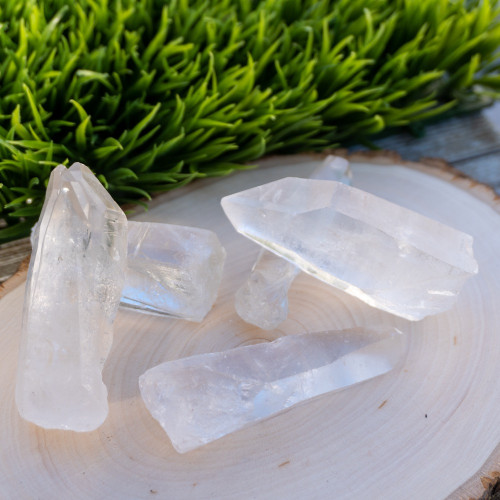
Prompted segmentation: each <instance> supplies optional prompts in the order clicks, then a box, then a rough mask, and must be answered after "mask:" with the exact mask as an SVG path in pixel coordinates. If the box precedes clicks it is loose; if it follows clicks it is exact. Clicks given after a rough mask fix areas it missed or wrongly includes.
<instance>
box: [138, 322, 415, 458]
mask: <svg viewBox="0 0 500 500" xmlns="http://www.w3.org/2000/svg"><path fill="white" fill-rule="evenodd" d="M405 352H406V339H405V336H404V335H403V334H401V333H400V332H398V331H396V330H387V331H382V330H364V329H353V330H344V331H340V332H322V333H310V334H304V335H290V336H286V337H281V338H279V339H278V340H275V341H274V342H271V343H263V344H256V345H251V346H245V347H239V348H236V349H232V350H229V351H225V352H219V353H212V354H201V355H198V356H193V357H190V358H184V359H179V360H176V361H169V362H167V363H163V364H161V365H158V366H156V367H154V368H151V369H150V370H148V371H147V372H146V373H144V374H143V375H142V376H141V377H140V378H139V386H140V390H141V395H142V398H143V400H144V403H145V405H146V407H147V409H148V410H149V411H150V413H151V415H152V416H153V417H154V418H155V419H156V420H158V422H159V423H160V425H161V426H162V427H163V429H164V430H165V432H166V433H167V434H168V436H169V438H170V440H171V441H172V444H173V446H174V448H175V449H176V450H177V451H178V452H179V453H184V452H186V451H189V450H192V449H194V448H197V447H199V446H201V445H203V444H206V443H210V442H211V441H214V440H216V439H218V438H220V437H222V436H225V435H226V434H229V433H231V432H234V431H236V430H238V429H241V428H243V427H246V426H248V425H250V424H253V423H255V422H258V421H259V420H262V419H264V418H266V417H270V416H271V415H274V414H276V413H278V412H280V411H282V410H284V409H286V408H289V407H290V406H293V405H295V404H297V403H300V402H301V401H305V400H307V399H310V398H313V397H315V396H318V395H320V394H325V393H327V392H331V391H335V390H337V389H342V388H345V387H348V386H351V385H353V384H357V383H359V382H362V381H365V380H368V379H371V378H373V377H376V376H378V375H382V374H384V373H386V372H388V371H390V370H391V369H392V368H394V367H395V366H396V365H397V364H398V363H400V362H401V360H402V359H403V357H404V354H405Z"/></svg>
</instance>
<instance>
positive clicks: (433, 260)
mask: <svg viewBox="0 0 500 500" xmlns="http://www.w3.org/2000/svg"><path fill="white" fill-rule="evenodd" d="M221 203H222V207H223V209H224V211H225V213H226V215H227V217H228V218H229V220H230V221H231V223H232V224H233V226H234V227H235V228H236V230H237V231H238V232H240V233H241V234H243V235H245V236H247V237H248V238H250V239H252V240H254V241H255V242H257V243H259V244H260V245H262V246H263V247H264V248H266V249H268V250H271V251H272V252H274V253H275V254H277V255H279V256H281V257H284V258H285V259H287V260H289V261H290V262H292V263H294V264H296V265H297V266H298V267H300V268H301V269H302V270H303V271H305V272H307V273H309V274H311V275H313V276H315V277H316V278H318V279H320V280H322V281H324V282H326V283H329V284H331V285H333V286H335V287H337V288H340V289H341V290H344V291H346V292H347V293H349V294H351V295H354V296H355V297H358V298H360V299H361V300H363V301H365V302H366V303H367V304H369V305H371V306H374V307H377V308H379V309H382V310H385V311H388V312H390V313H393V314H396V315H398V316H401V317H403V318H407V319H410V320H420V319H422V318H424V317H425V316H427V315H430V314H435V313H439V312H441V311H443V310H445V309H448V308H449V307H451V306H452V305H453V303H454V302H455V299H456V297H457V295H458V293H459V292H460V290H461V289H462V286H463V285H464V283H465V281H466V280H467V279H468V278H469V277H471V276H472V275H474V274H476V273H477V263H476V261H475V260H474V257H473V253H472V237H471V236H469V235H467V234H465V233H462V232H460V231H457V230H455V229H453V228H451V227H448V226H446V225H444V224H441V223H439V222H437V221H434V220H432V219H429V218H427V217H424V216H422V215H420V214H418V213H415V212H413V211H411V210H408V209H406V208H403V207H400V206H398V205H395V204H394V203H390V202H388V201H386V200H383V199H381V198H378V197H377V196H374V195H372V194H370V193H367V192H365V191H362V190H360V189H356V188H353V187H350V186H346V185H344V184H342V183H339V182H335V181H323V180H312V179H298V178H291V177H289V178H284V179H280V180H278V181H275V182H271V183H269V184H264V185H262V186H259V187H256V188H253V189H249V190H247V191H242V192H240V193H236V194H233V195H230V196H226V197H225V198H223V199H222V201H221Z"/></svg>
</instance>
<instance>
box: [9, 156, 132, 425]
mask: <svg viewBox="0 0 500 500" xmlns="http://www.w3.org/2000/svg"><path fill="white" fill-rule="evenodd" d="M32 242H33V253H32V255H31V262H30V267H29V271H28V278H27V283H26V292H25V303H24V312H23V329H22V336H21V345H20V351H19V363H18V372H17V384H16V403H17V407H18V409H19V413H20V414H21V416H22V417H23V418H24V419H26V420H29V421H30V422H33V423H35V424H37V425H39V426H41V427H45V428H49V429H71V430H75V431H91V430H93V429H96V428H97V427H99V425H100V424H101V423H102V422H103V421H104V420H105V418H106V416H107V413H108V402H107V390H106V386H105V385H104V383H103V381H102V375H101V373H102V368H103V364H104V362H105V360H106V357H107V355H108V353H109V350H110V347H111V342H112V323H113V319H114V317H115V314H116V312H117V309H118V304H119V302H120V296H121V291H122V285H123V278H124V275H125V267H126V256H127V220H126V218H125V214H124V213H123V212H122V210H121V209H120V207H119V206H118V205H117V204H116V203H115V202H114V201H113V199H112V198H111V196H110V195H109V194H108V193H107V191H106V190H105V189H104V187H103V186H102V185H101V184H100V183H99V181H98V180H97V179H96V177H95V176H94V175H93V174H92V172H91V171H90V170H89V169H88V168H87V167H86V166H84V165H82V164H80V163H75V164H73V165H72V167H71V168H70V169H67V168H66V167H63V166H62V165H60V166H58V167H57V168H55V169H54V170H53V172H52V175H51V177H50V181H49V185H48V188H47V194H46V199H45V204H44V206H43V209H42V213H41V216H40V220H39V222H38V224H37V227H36V228H35V230H34V234H33V237H32Z"/></svg>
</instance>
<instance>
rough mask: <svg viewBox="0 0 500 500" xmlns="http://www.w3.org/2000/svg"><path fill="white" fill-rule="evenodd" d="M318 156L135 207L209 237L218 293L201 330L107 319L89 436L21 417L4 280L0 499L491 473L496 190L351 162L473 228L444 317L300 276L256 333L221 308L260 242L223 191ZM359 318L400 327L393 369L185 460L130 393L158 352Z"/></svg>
mask: <svg viewBox="0 0 500 500" xmlns="http://www.w3.org/2000/svg"><path fill="white" fill-rule="evenodd" d="M319 159H320V157H319V156H294V157H289V158H287V157H282V158H271V159H269V160H266V161H265V162H264V164H263V165H262V167H261V168H260V169H258V170H254V171H246V172H241V173H239V174H238V175H236V176H232V177H227V178H224V179H213V180H208V181H203V182H198V183H196V184H193V185H192V186H188V187H185V188H182V189H180V190H178V191H176V192H173V193H170V194H169V195H165V196H162V197H159V198H158V199H156V200H155V201H154V202H153V203H152V206H151V209H150V210H149V211H148V212H139V213H137V214H136V215H135V217H134V218H135V219H136V220H149V221H157V222H169V223H174V224H185V225H195V226H199V227H205V228H207V229H211V230H214V231H216V232H217V234H218V235H219V238H220V240H221V242H222V244H223V245H224V246H225V248H226V250H227V252H228V259H227V263H226V267H225V273H224V279H223V282H222V285H221V289H220V292H219V297H218V300H217V302H216V304H215V306H214V308H213V310H212V311H211V312H210V313H209V315H208V316H207V318H206V319H205V321H204V322H202V323H201V324H197V323H189V322H186V321H180V320H177V321H176V320H169V319H166V318H159V317H153V316H147V315H141V314H138V313H133V312H129V311H122V310H121V311H120V312H119V314H118V317H117V319H116V322H115V341H114V344H113V348H112V351H111V354H110V356H109V358H108V361H107V363H106V366H105V369H104V381H105V383H106V384H107V386H108V390H109V401H110V413H109V416H108V419H107V420H106V422H105V423H104V424H103V425H102V426H101V428H100V429H98V430H97V431H94V432H91V433H85V434H78V433H73V432H64V431H47V430H43V429H40V428H37V427H35V426H34V425H32V424H29V423H27V422H24V421H23V420H21V419H20V418H19V416H18V414H17V411H16V408H15V405H14V398H13V393H14V382H15V370H16V360H17V349H18V339H19V334H20V328H21V314H22V301H23V292H24V286H23V285H22V284H21V285H19V286H17V287H15V288H14V289H12V288H11V287H10V285H8V286H7V287H6V288H7V291H8V293H5V291H4V295H3V297H2V298H1V300H0V318H1V322H0V353H2V354H1V355H2V362H1V363H0V390H1V393H2V395H3V398H2V400H0V418H1V421H2V424H3V425H2V427H1V428H0V443H1V447H0V498H38V499H49V498H50V499H52V498H62V499H64V498H68V499H69V498H71V499H75V498H77V499H78V498H82V499H84V498H85V499H88V498H91V499H92V498H96V499H98V498H119V499H129V498H130V499H142V498H166V499H175V500H177V499H184V498H186V499H192V498H193V499H197V498H200V499H202V498H203V499H205V498H213V499H234V498H243V499H247V498H248V499H250V498H255V499H261V498H262V499H267V498H269V499H295V498H297V499H305V498H307V499H314V498H318V499H330V498H335V499H342V498H346V499H356V498H374V499H378V498H383V499H392V498H394V499H398V500H399V499H403V498H404V499H406V498H410V499H411V498H415V499H426V500H427V499H430V500H432V499H443V498H446V497H447V496H448V495H451V496H450V498H453V499H458V498H464V499H465V498H469V497H479V496H480V495H481V493H482V492H483V490H484V485H483V483H485V481H486V480H485V479H483V481H481V477H482V476H493V475H494V472H495V470H498V468H497V465H498V460H499V450H498V448H497V450H496V451H495V448H496V446H497V444H498V443H499V442H500V412H499V408H498V407H499V401H500V385H499V384H498V378H499V375H500V365H499V363H498V359H500V336H499V335H498V325H499V324H500V310H499V308H498V300H499V298H500V267H499V266H498V255H499V254H500V238H499V236H498V231H496V230H495V228H499V227H500V203H499V201H498V198H497V197H496V196H495V194H494V192H493V191H492V190H490V189H488V188H486V187H485V186H482V185H480V184H478V183H475V182H474V181H471V180H470V179H467V178H465V177H464V176H463V175H460V174H459V173H457V172H456V171H454V170H452V169H450V168H447V167H445V166H443V165H441V164H440V165H439V168H436V167H431V166H427V165H424V164H408V163H405V162H402V161H401V160H400V159H398V158H397V157H396V156H391V157H387V156H378V155H369V156H368V157H366V156H357V157H352V158H351V160H352V161H353V170H354V176H355V177H354V178H355V181H354V184H355V185H356V186H357V187H360V188H362V189H365V190H367V191H371V192H373V193H375V194H377V195H379V196H382V197H384V198H387V199H389V200H391V201H394V202H396V203H399V204H401V205H403V206H406V207H408V208H411V209H414V210H417V211H419V212H420V213H422V214H424V215H427V216H430V217H433V218H435V219H437V220H440V221H442V222H444V223H447V224H450V225H452V226H454V227H456V228H458V229H461V230H463V231H466V232H469V233H470V234H472V235H473V236H474V238H475V244H474V249H475V255H476V258H477V260H478V262H479V268H480V272H479V274H478V275H477V276H476V277H474V278H473V279H471V280H470V281H469V282H468V283H467V284H466V286H465V288H464V290H463V292H462V294H461V295H460V298H459V301H458V303H457V304H456V306H455V307H454V308H453V309H452V310H450V311H448V312H446V313H442V314H440V315H437V316H434V317H430V318H427V319H426V320H424V321H421V322H418V323H411V322H408V321H405V320H402V319H399V318H395V317H394V316H391V315H390V314H387V313H383V312H380V311H378V310H376V309H373V308H370V307H369V306H367V305H366V304H364V303H361V302H360V301H358V300H357V299H355V298H354V297H350V296H347V295H345V294H343V293H342V292H340V291H335V290H333V289H331V288H330V287H328V286H327V285H326V284H324V283H321V282H319V281H317V280H315V279H314V278H312V277H310V276H307V275H304V274H301V275H300V276H299V277H298V278H297V280H296V281H295V282H294V284H293V285H292V288H291V291H290V315H289V318H288V319H287V321H285V322H284V323H283V324H282V325H281V326H280V328H279V329H277V330H276V331H273V332H264V331H262V330H259V329H258V328H256V327H253V326H251V325H248V324H246V323H244V322H243V321H242V320H241V319H240V318H239V317H238V316H237V315H236V313H235V311H234V303H233V300H234V292H235V290H236V289H237V288H238V287H239V285H240V284H241V283H242V282H243V280H244V279H245V278H246V276H247V273H248V272H249V270H250V268H251V265H252V264H253V261H254V259H255V257H256V255H257V253H258V251H259V249H258V247H256V246H255V245H254V244H252V243H251V242H250V241H248V240H246V239H245V238H243V237H241V236H240V235H238V234H237V233H235V231H234V230H233V229H232V227H231V226H230V224H229V222H228V221H227V220H226V219H225V217H224V215H223V213H222V210H221V208H220V204H219V200H220V198H221V196H224V195H226V194H229V193H232V192H235V191H238V190H241V189H245V188H250V187H253V186H256V185H258V184H261V183H264V182H268V181H271V180H274V179H277V178H280V177H283V176H287V175H297V176H307V175H308V174H309V173H310V171H311V170H312V169H313V168H314V166H315V165H316V164H317V162H318V161H319ZM188 194H189V196H188ZM21 277H22V276H21ZM17 279H20V277H19V276H18V277H17ZM8 283H9V282H7V284H8ZM9 288H10V289H9ZM0 293H1V292H0ZM363 325H370V326H373V325H391V326H397V327H398V328H400V329H403V330H405V331H408V332H409V333H410V335H411V345H410V351H409V354H408V357H407V359H406V361H405V365H404V367H403V368H402V369H401V370H399V371H396V372H392V373H389V374H387V375H384V376H382V377H380V378H378V379H375V380H372V381H368V382H366V383H364V384H361V385H359V386H356V387H354V388H351V389H349V390H345V391H341V392H337V393H334V394H328V395H325V396H321V397H318V398H316V399H314V400H312V401H310V402H308V403H307V404H305V405H302V406H300V407H295V408H291V409H289V410H288V411H286V412H285V413H283V414H280V415H278V416H276V417H274V418H271V419H269V420H267V421H265V422H262V423H260V424H258V425H255V426H253V427H250V428H248V429H245V430H242V431H240V432H237V433H234V434H232V435H229V436H226V437H224V438H222V439H220V440H219V441H216V442H214V443H212V444H210V445H207V446H205V447H203V448H201V449H199V450H195V451H193V452H190V453H187V454H185V455H179V454H178V453H176V452H175V450H174V449H173V448H172V446H171V444H170V442H169V440H168V438H167V436H166V435H165V434H164V432H163V430H162V429H161V427H160V426H159V425H158V424H157V423H156V421H154V420H153V419H152V417H151V416H150V415H149V414H148V412H147V411H146V409H145V407H144V405H143V403H142V401H141V399H140V396H139V390H138V386H137V379H138V376H139V375H140V374H142V373H143V372H144V371H145V370H147V369H148V368H150V367H152V366H154V365H156V364H158V363H160V362H162V361H166V360H170V359H176V358H180V357H184V356H189V355H193V354H199V353H204V352H213V351H220V350H224V349H229V348H232V347H236V346H240V345H247V344H251V343H255V342H262V341H269V340H273V339H275V338H277V337H279V336H280V335H283V334H297V333H303V332H312V331H321V330H335V329H342V328H348V327H352V326H363ZM478 471H479V472H478ZM464 483H465V484H464Z"/></svg>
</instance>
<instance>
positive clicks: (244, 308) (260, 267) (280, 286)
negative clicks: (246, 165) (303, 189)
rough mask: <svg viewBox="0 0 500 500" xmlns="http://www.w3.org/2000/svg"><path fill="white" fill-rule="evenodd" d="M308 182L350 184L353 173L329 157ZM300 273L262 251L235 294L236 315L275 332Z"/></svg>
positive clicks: (279, 259)
mask: <svg viewBox="0 0 500 500" xmlns="http://www.w3.org/2000/svg"><path fill="white" fill-rule="evenodd" d="M309 178H310V179H324V180H331V181H338V182H343V183H344V184H351V179H352V173H351V169H350V166H349V162H348V161H347V160H346V159H344V158H341V157H339V156H331V155H329V156H327V157H326V158H325V160H324V161H323V162H322V163H321V164H320V165H319V166H318V167H316V168H315V169H314V171H313V173H312V175H311V176H310V177H309ZM299 273H300V269H299V268H298V267H297V266H296V265H295V264H293V263H292V262H288V261H287V260H285V259H283V258H282V257H279V256H277V255H275V254H273V253H271V252H268V251H267V250H264V249H262V250H261V251H260V254H259V257H258V258H257V261H256V262H255V264H254V266H253V268H252V272H251V273H250V276H249V277H248V279H247V281H246V282H245V283H243V285H242V286H241V287H240V288H239V289H238V291H237V292H236V296H235V301H234V305H235V309H236V312H237V313H238V315H239V316H240V317H241V318H242V319H243V320H245V321H246V322H247V323H250V324H252V325H256V326H258V327H259V328H262V329H264V330H272V329H274V328H276V327H277V326H278V325H279V324H280V323H281V322H282V321H284V320H285V319H286V317H287V316H288V289H289V288H290V286H291V284H292V283H293V280H294V279H295V277H296V276H297V275H298V274H299Z"/></svg>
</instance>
